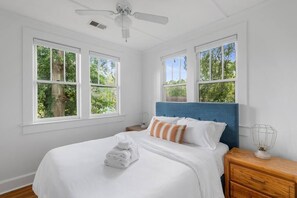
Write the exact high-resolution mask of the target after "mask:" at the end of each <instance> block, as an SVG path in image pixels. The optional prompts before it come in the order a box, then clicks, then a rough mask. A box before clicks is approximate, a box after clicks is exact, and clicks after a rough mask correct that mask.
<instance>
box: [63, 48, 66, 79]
mask: <svg viewBox="0 0 297 198" xmlns="http://www.w3.org/2000/svg"><path fill="white" fill-rule="evenodd" d="M63 54H64V59H63V60H64V63H63V64H64V65H63V68H64V69H63V71H64V72H63V75H64V82H66V51H64V53H63Z"/></svg>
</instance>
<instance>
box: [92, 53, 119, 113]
mask: <svg viewBox="0 0 297 198" xmlns="http://www.w3.org/2000/svg"><path fill="white" fill-rule="evenodd" d="M91 57H93V58H97V59H106V60H112V61H114V62H115V68H116V70H115V83H114V85H102V84H100V83H99V70H98V67H97V74H98V83H92V82H91V70H89V86H90V93H89V94H90V107H89V108H90V115H91V116H92V117H105V116H113V115H119V114H120V86H119V66H120V58H118V57H114V56H110V55H106V54H101V53H98V52H94V51H90V52H89V60H90V58H91ZM90 67H91V62H90V61H89V68H90ZM92 87H99V88H113V89H116V111H115V112H112V113H99V114H96V113H92V91H91V88H92Z"/></svg>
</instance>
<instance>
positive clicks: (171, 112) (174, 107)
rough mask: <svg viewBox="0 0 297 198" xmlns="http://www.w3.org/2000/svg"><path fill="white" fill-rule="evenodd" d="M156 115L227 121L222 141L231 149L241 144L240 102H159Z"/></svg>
mask: <svg viewBox="0 0 297 198" xmlns="http://www.w3.org/2000/svg"><path fill="white" fill-rule="evenodd" d="M156 115H157V116H168V117H190V118H194V119H197V120H209V121H217V122H225V123H226V124H227V127H226V129H225V131H224V133H223V135H222V137H221V142H223V143H225V144H227V145H228V146H229V149H231V148H233V147H238V146H239V126H238V120H239V118H238V104H234V103H199V102H187V103H174V102H157V103H156Z"/></svg>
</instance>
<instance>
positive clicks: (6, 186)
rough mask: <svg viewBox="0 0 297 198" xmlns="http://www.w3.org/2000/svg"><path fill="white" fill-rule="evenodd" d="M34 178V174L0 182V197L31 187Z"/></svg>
mask: <svg viewBox="0 0 297 198" xmlns="http://www.w3.org/2000/svg"><path fill="white" fill-rule="evenodd" d="M34 177H35V172H33V173H28V174H25V175H21V176H18V177H14V178H11V179H7V180H4V181H0V195H2V194H4V193H7V192H10V191H13V190H16V189H19V188H22V187H25V186H28V185H31V184H32V183H33V180H34Z"/></svg>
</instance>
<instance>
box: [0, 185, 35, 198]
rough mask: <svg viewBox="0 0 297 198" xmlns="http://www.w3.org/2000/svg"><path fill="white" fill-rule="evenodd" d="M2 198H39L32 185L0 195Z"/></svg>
mask: <svg viewBox="0 0 297 198" xmlns="http://www.w3.org/2000/svg"><path fill="white" fill-rule="evenodd" d="M0 198H37V196H36V195H35V194H34V192H33V190H32V185H30V186H26V187H24V188H20V189H18V190H14V191H11V192H9V193H5V194H3V195H0Z"/></svg>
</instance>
